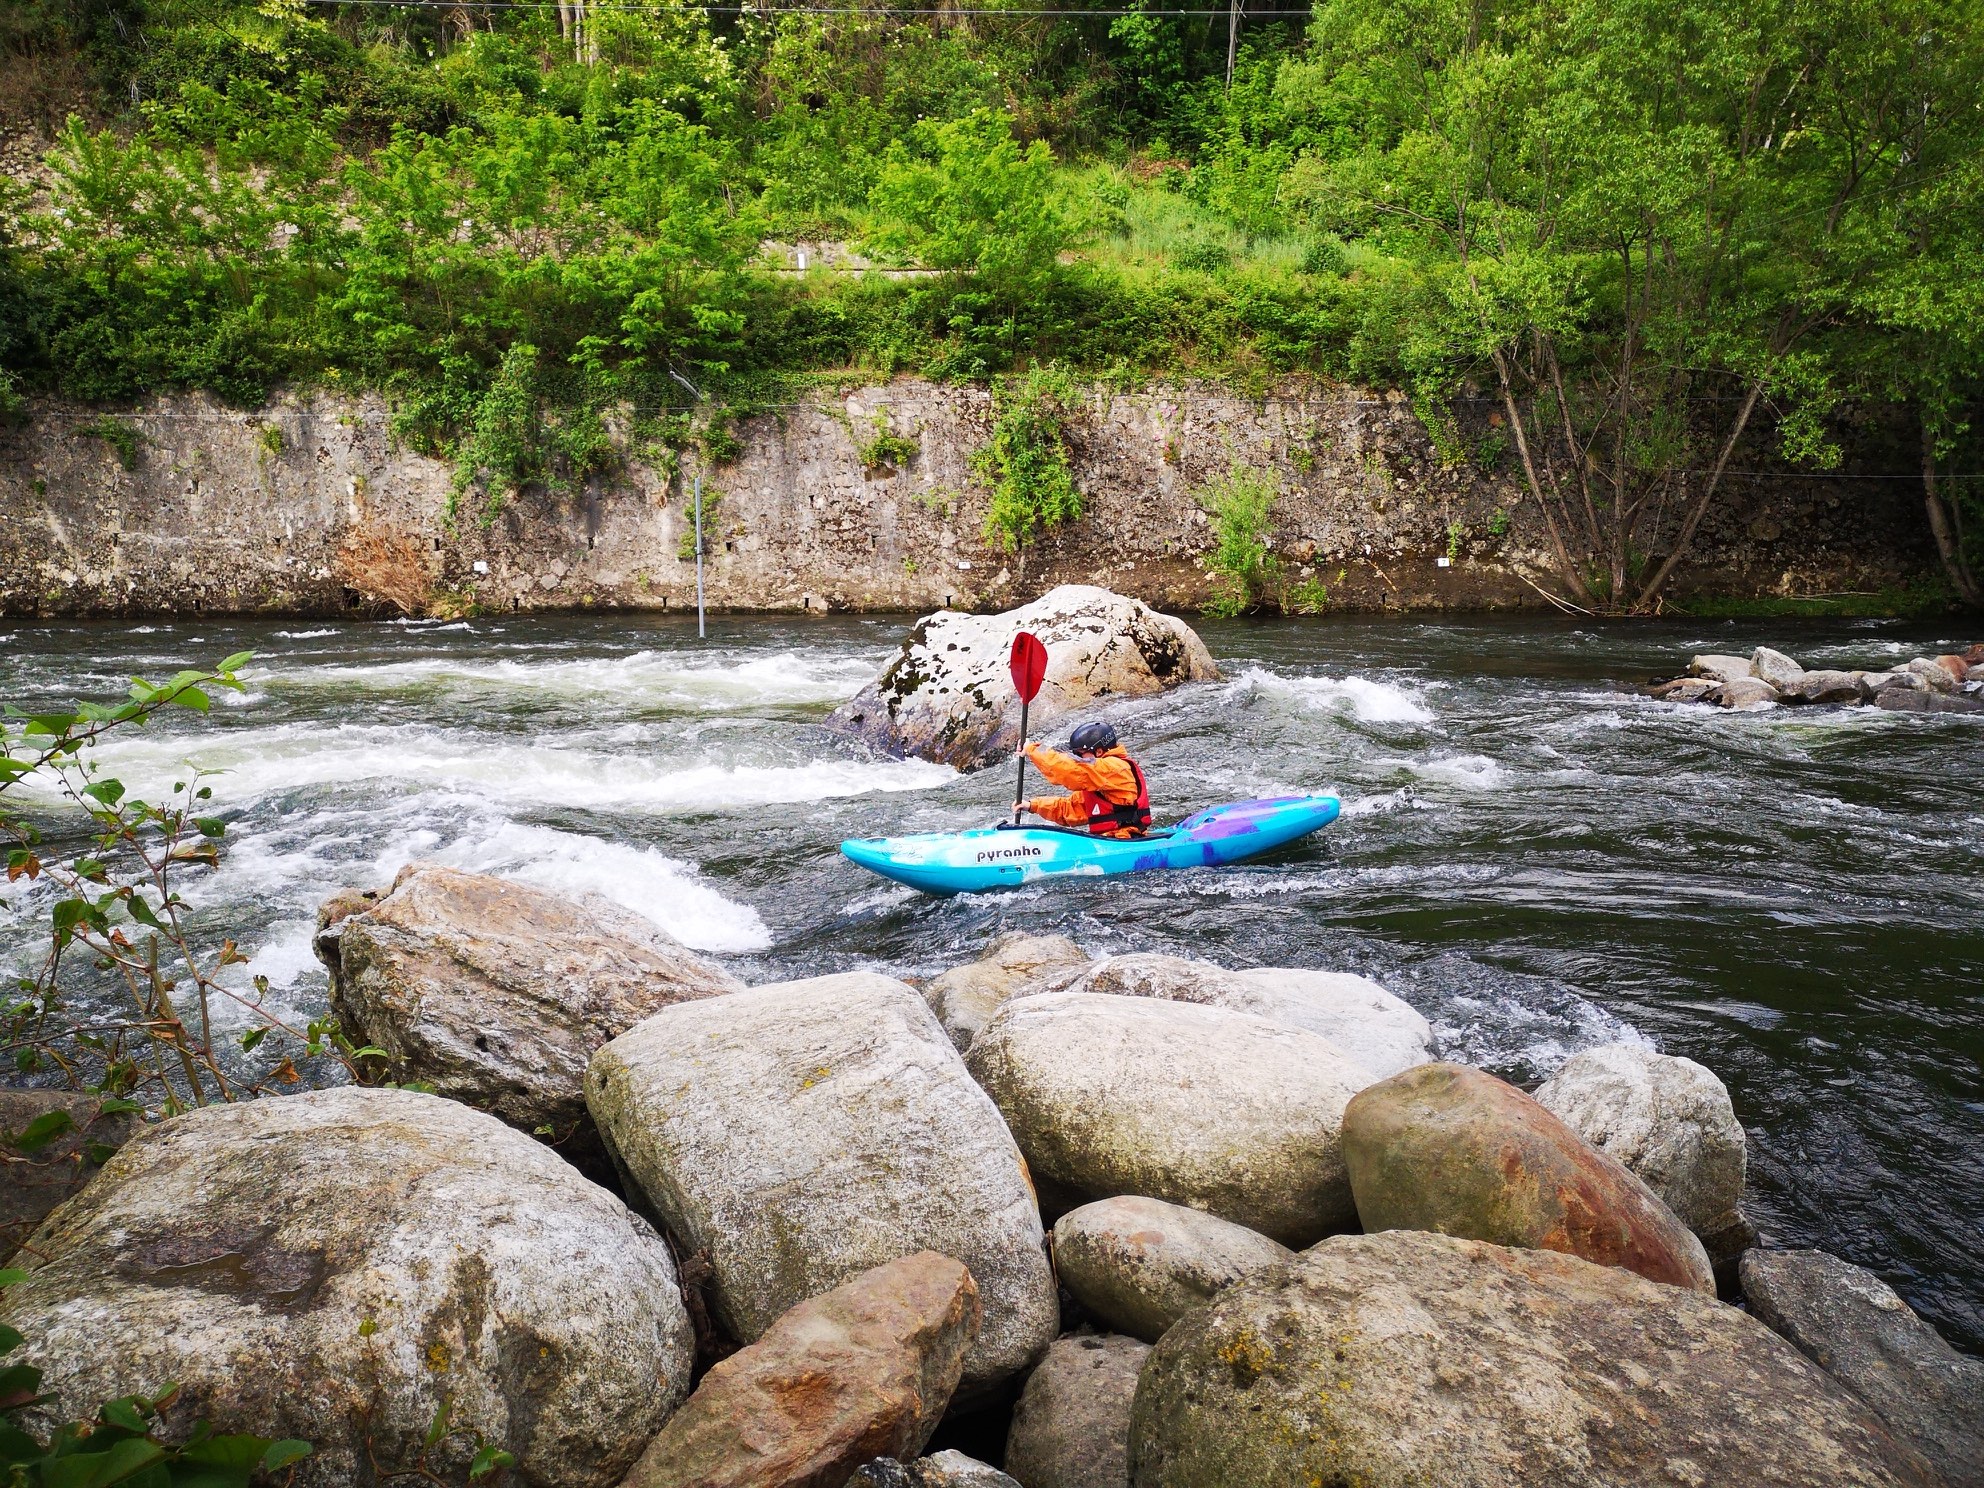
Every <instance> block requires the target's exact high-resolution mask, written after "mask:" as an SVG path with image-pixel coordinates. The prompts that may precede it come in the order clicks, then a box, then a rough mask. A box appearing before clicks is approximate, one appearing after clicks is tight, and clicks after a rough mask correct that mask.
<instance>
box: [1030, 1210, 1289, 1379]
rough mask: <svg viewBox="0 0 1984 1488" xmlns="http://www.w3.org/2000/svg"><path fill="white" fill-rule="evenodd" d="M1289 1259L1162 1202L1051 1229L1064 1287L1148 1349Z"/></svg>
mask: <svg viewBox="0 0 1984 1488" xmlns="http://www.w3.org/2000/svg"><path fill="white" fill-rule="evenodd" d="M1293 1258H1294V1252H1293V1251H1291V1250H1289V1249H1288V1248H1287V1247H1286V1246H1284V1245H1279V1244H1277V1243H1275V1242H1274V1241H1272V1240H1270V1239H1268V1237H1267V1236H1265V1235H1258V1234H1256V1233H1254V1231H1252V1230H1249V1229H1246V1228H1244V1227H1242V1226H1240V1225H1237V1224H1233V1223H1231V1222H1229V1221H1227V1220H1224V1219H1219V1218H1217V1217H1215V1216H1214V1215H1210V1214H1201V1213H1200V1212H1199V1211H1198V1210H1196V1209H1186V1208H1183V1207H1181V1206H1179V1205H1177V1204H1167V1203H1165V1202H1164V1201H1163V1200H1161V1199H1146V1198H1140V1197H1135V1196H1128V1195H1126V1196H1124V1197H1122V1198H1115V1199H1101V1200H1099V1201H1097V1202H1096V1203H1093V1204H1084V1205H1082V1207H1081V1208H1079V1209H1075V1210H1071V1211H1069V1212H1068V1213H1067V1214H1064V1215H1062V1216H1061V1218H1060V1220H1059V1221H1058V1222H1057V1223H1056V1224H1055V1226H1054V1272H1055V1274H1056V1275H1057V1276H1059V1277H1060V1278H1061V1285H1062V1286H1064V1287H1066V1288H1067V1289H1068V1293H1069V1295H1070V1296H1072V1297H1073V1298H1074V1299H1075V1300H1076V1301H1077V1302H1079V1303H1081V1304H1082V1306H1084V1307H1086V1308H1087V1309H1088V1310H1089V1311H1090V1312H1092V1313H1094V1314H1095V1315H1096V1316H1097V1317H1098V1318H1100V1319H1101V1320H1102V1321H1103V1322H1104V1323H1106V1324H1108V1325H1109V1326H1110V1327H1111V1328H1113V1329H1115V1330H1116V1331H1117V1332H1119V1333H1127V1334H1129V1335H1130V1336H1131V1337H1132V1338H1141V1339H1143V1340H1144V1342H1146V1343H1155V1342H1157V1340H1158V1339H1159V1338H1161V1337H1162V1336H1163V1335H1164V1330H1165V1329H1167V1328H1169V1327H1170V1326H1171V1325H1172V1324H1173V1323H1175V1322H1177V1321H1178V1319H1179V1318H1181V1317H1183V1316H1184V1315H1185V1314H1186V1313H1188V1312H1190V1311H1191V1310H1192V1309H1193V1308H1194V1307H1199V1306H1202V1305H1203V1304H1204V1303H1206V1302H1207V1301H1209V1300H1211V1299H1212V1298H1213V1297H1216V1296H1218V1295H1219V1293H1221V1292H1222V1291H1224V1290H1225V1289H1226V1288H1227V1287H1230V1286H1232V1285H1233V1284H1234V1283H1235V1282H1237V1281H1241V1280H1244V1279H1245V1278H1246V1277H1249V1276H1252V1275H1253V1274H1254V1273H1255V1272H1256V1271H1260V1270H1263V1269H1265V1268H1266V1267H1269V1266H1272V1265H1274V1264H1275V1263H1276V1262H1278V1261H1286V1260H1291V1259H1293Z"/></svg>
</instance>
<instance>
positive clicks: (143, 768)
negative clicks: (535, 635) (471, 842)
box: [97, 723, 957, 814]
mask: <svg viewBox="0 0 1984 1488" xmlns="http://www.w3.org/2000/svg"><path fill="white" fill-rule="evenodd" d="M97 758H98V759H99V760H100V761H101V762H102V764H103V766H104V768H105V770H106V771H107V772H108V773H110V774H113V775H116V776H117V777H118V778H119V779H121V780H123V781H124V783H125V785H126V786H127V787H129V788H130V789H131V790H132V792H133V793H134V794H139V795H147V796H149V795H155V794H156V793H157V792H158V791H159V790H161V789H163V788H164V787H165V786H167V785H170V784H171V782H172V781H173V780H174V779H177V778H181V777H182V776H183V773H184V765H185V762H187V761H190V762H191V763H193V764H195V765H197V766H199V767H200V768H202V769H205V770H209V771H214V772H219V773H220V774H221V775H222V779H220V780H217V781H216V782H214V785H215V794H216V796H219V797H222V798H224V799H225V800H226V801H227V802H228V803H229V804H230V805H246V804H249V803H252V802H256V801H260V800H264V799H266V798H268V797H271V796H278V795H282V794H285V793H289V792H294V791H299V790H303V789H307V788H310V787H314V786H352V785H357V784H363V783H397V784H400V785H405V786H412V787H416V788H423V789H438V790H445V791H453V792H459V793H462V794H465V795H469V796H473V797H476V798H479V799H483V800H488V801H491V802H500V803H506V804H509V805H515V806H562V807H573V808H580V809H588V810H597V809H600V808H603V807H610V808H612V809H614V810H617V811H632V812H651V813H657V814H661V813H670V812H676V811H708V810H721V809H724V808H728V807H738V806H769V805H793V804H797V803H800V802H806V801H826V800H834V799H840V798H845V797H850V796H864V795H870V794H873V793H876V792H891V791H920V790H930V789H933V788H935V787H937V786H941V785H943V784H945V783H947V782H949V781H951V780H955V779H956V778H957V772H956V771H954V770H952V769H951V768H950V767H949V766H948V765H937V764H931V763H929V762H927V761H924V760H857V759H819V760H809V761H805V762H803V763H799V764H791V765H748V764H746V765H715V764H698V765H691V766H688V767H686V768H685V767H681V766H677V765H675V764H673V763H670V762H668V761H666V760H657V759H655V758H652V757H649V756H644V755H631V754H625V753H616V752H609V751H607V750H602V749H588V748H582V747H556V746H552V745H547V744H538V743H530V742H525V741H523V740H508V739H502V738H498V737H492V736H488V735H481V734H463V733H458V732H454V731H451V730H446V729H440V728H434V727H431V726H423V727H409V728H393V727H388V726H384V725H375V724H346V725H343V726H341V727H334V728H326V727H324V726H323V725H322V724H318V723H293V724H277V725H272V726H269V727H265V728H244V729H230V730H229V731H228V732H226V733H225V734H221V735H206V736H203V737H200V738H197V739H186V738H179V739H173V738H169V737H163V736H158V735H153V736H142V735H136V734H125V735H120V736H117V737H115V738H113V739H111V740H107V741H106V742H105V743H104V744H102V745H101V746H99V748H98V753H97Z"/></svg>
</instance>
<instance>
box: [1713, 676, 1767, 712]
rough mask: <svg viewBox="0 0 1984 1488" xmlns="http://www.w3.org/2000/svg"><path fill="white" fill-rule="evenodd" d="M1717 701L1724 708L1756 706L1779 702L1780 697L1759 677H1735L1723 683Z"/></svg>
mask: <svg viewBox="0 0 1984 1488" xmlns="http://www.w3.org/2000/svg"><path fill="white" fill-rule="evenodd" d="M1718 701H1719V702H1720V703H1721V704H1722V706H1723V707H1725V708H1758V707H1763V706H1765V705H1766V704H1769V703H1776V702H1780V701H1782V698H1781V697H1780V696H1779V694H1778V690H1777V689H1776V688H1775V687H1772V686H1771V685H1770V683H1768V682H1766V681H1764V680H1763V678H1761V677H1737V678H1734V679H1732V680H1731V681H1728V682H1725V683H1724V684H1723V686H1722V696H1721V698H1720V699H1718Z"/></svg>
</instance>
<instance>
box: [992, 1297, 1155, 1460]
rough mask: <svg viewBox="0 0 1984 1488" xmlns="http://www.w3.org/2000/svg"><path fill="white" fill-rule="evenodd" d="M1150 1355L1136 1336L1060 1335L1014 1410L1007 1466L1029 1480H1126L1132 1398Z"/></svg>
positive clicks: (1009, 1435) (1021, 1394)
mask: <svg viewBox="0 0 1984 1488" xmlns="http://www.w3.org/2000/svg"><path fill="white" fill-rule="evenodd" d="M1149 1358H1150V1345H1149V1344H1146V1343H1139V1342H1137V1340H1136V1339H1134V1338H1120V1337H1117V1336H1115V1335H1114V1334H1107V1333H1105V1334H1099V1335H1098V1334H1077V1335H1074V1336H1072V1337H1068V1338H1061V1339H1056V1340H1055V1343H1054V1346H1053V1347H1052V1348H1050V1349H1048V1351H1047V1357H1046V1358H1044V1359H1042V1360H1041V1361H1040V1365H1039V1367H1038V1368H1036V1369H1035V1370H1034V1371H1033V1373H1032V1374H1031V1375H1029V1376H1028V1377H1027V1382H1026V1389H1025V1390H1023V1391H1021V1393H1020V1400H1019V1404H1018V1405H1017V1406H1016V1407H1015V1408H1014V1410H1013V1424H1012V1428H1011V1430H1010V1431H1008V1432H1007V1434H1006V1467H1007V1469H1008V1470H1009V1471H1010V1472H1011V1473H1012V1475H1013V1476H1014V1477H1016V1478H1018V1479H1019V1480H1020V1482H1021V1483H1023V1484H1025V1485H1026V1488H1126V1485H1127V1484H1128V1483H1129V1481H1130V1463H1129V1451H1130V1402H1131V1401H1132V1399H1133V1398H1134V1397H1135V1395H1136V1392H1137V1374H1138V1372H1139V1371H1140V1370H1142V1368H1143V1367H1144V1362H1145V1361H1146V1360H1147V1359H1149Z"/></svg>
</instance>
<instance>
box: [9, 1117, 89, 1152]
mask: <svg viewBox="0 0 1984 1488" xmlns="http://www.w3.org/2000/svg"><path fill="white" fill-rule="evenodd" d="M75 1129H76V1119H75V1117H73V1116H71V1115H70V1114H69V1113H68V1112H67V1111H62V1110H55V1111H43V1112H42V1113H41V1114H40V1115H39V1116H37V1117H35V1118H34V1120H32V1121H30V1122H29V1123H28V1124H27V1125H26V1126H25V1127H23V1128H21V1133H20V1135H19V1136H17V1137H13V1138H11V1139H10V1141H9V1145H10V1146H12V1147H14V1148H16V1149H18V1150H19V1151H21V1152H25V1153H27V1154H28V1156H30V1157H32V1156H34V1155H35V1154H36V1153H38V1152H40V1151H41V1149H42V1148H44V1147H46V1146H47V1145H48V1144H49V1143H50V1142H52V1141H54V1140H55V1139H56V1138H57V1137H59V1136H63V1135H65V1134H66V1133H68V1132H72V1131H74V1130H75Z"/></svg>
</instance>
